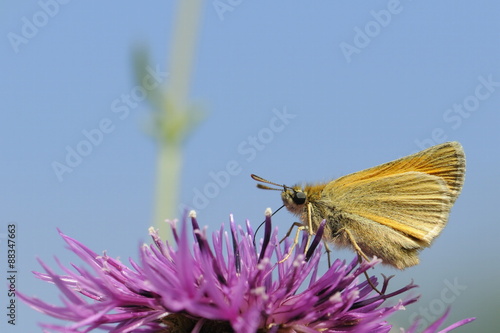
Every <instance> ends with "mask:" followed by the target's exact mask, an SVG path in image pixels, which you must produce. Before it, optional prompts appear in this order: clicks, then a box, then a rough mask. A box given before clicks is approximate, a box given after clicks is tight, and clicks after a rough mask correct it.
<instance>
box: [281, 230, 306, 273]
mask: <svg viewBox="0 0 500 333" xmlns="http://www.w3.org/2000/svg"><path fill="white" fill-rule="evenodd" d="M294 226H297V232H296V233H295V237H294V239H293V244H292V246H291V247H290V250H288V253H287V254H286V255H285V257H284V258H283V259H281V260H280V261H279V263H280V264H281V263H283V262H285V261H286V260H287V259H288V258H289V257H290V256H291V255H292V252H293V249H295V246H297V244H299V236H300V232H301V231H302V230H304V229H306V228H307V227H306V226H305V225H303V224H302V223H298V222H295V223H294V225H293V226H292V228H290V230H289V231H288V233H287V236H285V238H286V237H288V236H289V235H290V232H291V230H292V229H293V227H294ZM285 238H283V239H282V240H281V241H283V240H285ZM306 249H307V248H306Z"/></svg>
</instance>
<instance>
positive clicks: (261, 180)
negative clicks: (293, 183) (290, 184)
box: [250, 174, 287, 191]
mask: <svg viewBox="0 0 500 333" xmlns="http://www.w3.org/2000/svg"><path fill="white" fill-rule="evenodd" d="M250 177H252V179H253V180H256V181H258V182H261V183H266V184H270V185H274V186H278V187H279V188H272V187H269V186H266V185H263V184H257V187H258V188H260V189H263V190H277V191H281V188H286V187H287V186H285V185H281V184H277V183H273V182H271V181H269V180H267V179H264V178H262V177H259V176H257V175H254V174H251V175H250Z"/></svg>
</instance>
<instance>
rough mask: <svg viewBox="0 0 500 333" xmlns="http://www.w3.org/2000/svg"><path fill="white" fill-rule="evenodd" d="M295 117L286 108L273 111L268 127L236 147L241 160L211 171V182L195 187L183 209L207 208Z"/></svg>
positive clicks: (228, 162)
mask: <svg viewBox="0 0 500 333" xmlns="http://www.w3.org/2000/svg"><path fill="white" fill-rule="evenodd" d="M295 117H297V115H294V114H291V113H289V112H288V110H287V108H286V107H283V108H282V109H281V110H279V109H276V108H275V109H273V110H272V117H271V118H270V119H269V121H268V123H267V124H266V126H264V127H262V128H261V129H260V130H259V131H257V132H256V133H255V134H254V135H249V136H248V137H247V138H246V139H244V140H243V141H241V142H240V143H239V144H238V145H237V146H236V151H237V153H238V156H239V158H238V159H232V160H229V161H227V163H226V167H225V168H224V169H223V170H217V171H210V172H209V173H208V177H209V178H210V181H208V182H207V183H205V184H204V185H203V186H201V187H200V188H198V187H195V188H194V189H193V199H192V200H191V204H190V205H185V204H181V205H180V206H181V209H182V210H183V209H185V208H186V207H190V208H192V209H196V210H202V209H204V208H206V207H207V206H208V205H209V203H210V200H212V199H214V198H215V197H217V196H218V195H219V194H220V192H221V190H222V189H224V188H226V187H227V186H228V185H229V184H230V182H231V179H232V177H235V176H238V175H239V174H241V172H242V171H243V165H244V164H245V163H250V162H252V161H253V160H255V159H256V158H257V156H258V154H259V152H261V151H263V150H264V149H266V147H267V146H268V145H269V144H270V143H271V142H272V141H273V140H274V138H275V136H276V135H277V134H279V133H281V132H283V131H284V130H285V128H286V127H287V126H288V125H289V124H290V122H291V121H292V120H293V119H294V118H295Z"/></svg>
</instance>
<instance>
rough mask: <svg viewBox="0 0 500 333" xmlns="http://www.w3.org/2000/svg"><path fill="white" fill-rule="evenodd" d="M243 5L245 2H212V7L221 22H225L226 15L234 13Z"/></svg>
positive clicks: (238, 0)
mask: <svg viewBox="0 0 500 333" xmlns="http://www.w3.org/2000/svg"><path fill="white" fill-rule="evenodd" d="M242 3H243V0H214V1H212V6H213V7H214V10H215V12H216V13H217V16H218V17H219V20H221V21H224V15H226V13H231V12H233V11H234V10H235V9H236V8H237V7H238V6H239V5H241V4H242Z"/></svg>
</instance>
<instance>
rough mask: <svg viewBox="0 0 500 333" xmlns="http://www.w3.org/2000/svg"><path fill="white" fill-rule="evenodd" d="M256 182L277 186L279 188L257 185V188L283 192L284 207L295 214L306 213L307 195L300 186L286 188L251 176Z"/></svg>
mask: <svg viewBox="0 0 500 333" xmlns="http://www.w3.org/2000/svg"><path fill="white" fill-rule="evenodd" d="M251 176H252V178H253V179H254V180H256V181H259V182H262V183H266V184H270V185H274V186H277V187H278V188H274V187H270V186H268V185H264V184H257V187H258V188H260V189H263V190H275V191H281V199H282V200H283V205H284V206H285V207H286V208H287V209H288V210H289V211H290V212H291V213H294V214H301V213H302V212H303V211H304V208H305V204H306V202H307V193H306V192H304V190H303V189H302V188H301V187H300V186H298V185H297V186H293V187H290V186H286V185H280V184H277V183H273V182H270V181H268V180H266V179H264V178H261V177H259V176H256V175H251Z"/></svg>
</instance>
